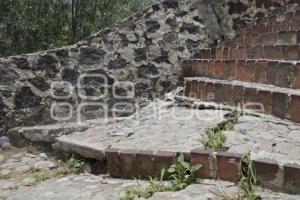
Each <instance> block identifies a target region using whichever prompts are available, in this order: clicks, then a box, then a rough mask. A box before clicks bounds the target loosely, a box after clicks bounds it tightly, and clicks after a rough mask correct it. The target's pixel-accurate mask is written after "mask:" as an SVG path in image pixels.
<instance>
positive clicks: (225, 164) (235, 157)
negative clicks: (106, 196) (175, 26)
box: [105, 149, 300, 194]
mask: <svg viewBox="0 0 300 200" xmlns="http://www.w3.org/2000/svg"><path fill="white" fill-rule="evenodd" d="M183 153H184V155H185V157H186V158H188V161H189V163H190V164H192V165H195V164H199V163H200V164H202V168H201V169H200V170H198V171H197V172H196V176H197V177H198V178H210V179H217V180H226V181H232V182H237V181H238V180H239V179H240V174H241V170H242V166H243V163H242V155H240V154H232V153H227V152H218V153H213V152H210V151H204V150H200V149H193V150H191V151H190V152H183ZM179 154H180V152H169V151H158V152H155V151H143V150H141V151H139V150H130V149H106V150H105V156H106V163H107V169H108V172H109V174H110V175H111V176H112V177H122V178H132V177H135V178H148V177H157V178H160V171H161V170H162V169H168V167H170V166H171V165H172V164H173V163H174V162H175V160H176V156H178V155H179ZM253 167H254V169H255V171H256V176H257V179H258V180H259V182H260V184H262V186H264V187H266V188H270V189H277V190H280V191H284V192H288V193H295V194H297V193H299V192H300V189H299V188H300V187H299V186H300V181H299V180H300V179H299V178H298V177H300V166H294V165H289V164H286V165H284V166H283V170H282V171H281V170H280V167H279V164H278V163H277V162H276V161H273V160H270V159H268V160H267V159H263V160H254V161H253ZM278 175H279V176H280V177H282V179H280V180H278V179H277V176H278Z"/></svg>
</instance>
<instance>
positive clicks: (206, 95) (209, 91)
mask: <svg viewBox="0 0 300 200" xmlns="http://www.w3.org/2000/svg"><path fill="white" fill-rule="evenodd" d="M202 94H203V97H202V98H203V99H204V100H206V101H214V99H215V97H214V84H213V83H210V82H207V83H206V84H205V88H204V91H203V93H202Z"/></svg>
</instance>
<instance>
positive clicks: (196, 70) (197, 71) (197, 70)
mask: <svg viewBox="0 0 300 200" xmlns="http://www.w3.org/2000/svg"><path fill="white" fill-rule="evenodd" d="M191 62H192V64H191V65H192V67H191V68H192V70H191V74H190V77H195V76H198V75H199V74H202V71H201V70H203V68H200V67H199V61H198V60H192V61H191Z"/></svg>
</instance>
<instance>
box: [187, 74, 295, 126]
mask: <svg viewBox="0 0 300 200" xmlns="http://www.w3.org/2000/svg"><path fill="white" fill-rule="evenodd" d="M185 95H186V96H187V97H191V98H196V99H201V100H204V101H210V102H216V103H224V104H228V105H231V106H237V105H243V106H246V108H247V109H251V105H253V103H255V104H257V103H259V104H261V107H260V108H261V111H262V112H264V113H266V114H272V115H274V116H276V117H279V118H282V119H289V120H291V121H294V122H296V123H300V96H298V95H294V94H292V95H288V94H287V93H280V92H270V91H268V90H259V89H257V88H251V87H245V86H241V85H232V84H222V83H216V82H205V81H198V80H196V79H195V80H186V81H185ZM248 106H249V107H248ZM255 107H256V106H255Z"/></svg>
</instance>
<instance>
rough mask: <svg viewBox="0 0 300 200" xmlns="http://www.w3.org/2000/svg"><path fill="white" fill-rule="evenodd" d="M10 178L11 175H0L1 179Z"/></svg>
mask: <svg viewBox="0 0 300 200" xmlns="http://www.w3.org/2000/svg"><path fill="white" fill-rule="evenodd" d="M8 179H10V176H9V175H0V180H8Z"/></svg>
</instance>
